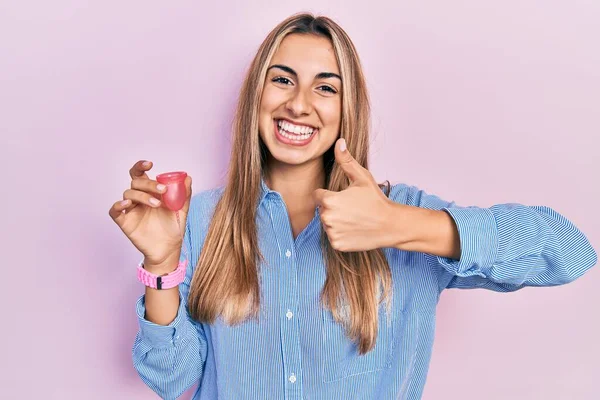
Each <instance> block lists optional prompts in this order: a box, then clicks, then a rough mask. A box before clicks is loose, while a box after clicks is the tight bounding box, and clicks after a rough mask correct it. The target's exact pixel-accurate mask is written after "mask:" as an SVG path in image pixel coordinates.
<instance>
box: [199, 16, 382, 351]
mask: <svg viewBox="0 0 600 400" xmlns="http://www.w3.org/2000/svg"><path fill="white" fill-rule="evenodd" d="M292 33H299V34H312V35H318V36H322V37H326V38H328V39H329V40H330V41H331V43H332V45H333V48H334V51H335V54H336V58H337V62H338V65H339V67H340V73H341V77H342V81H343V82H344V85H343V86H342V118H341V128H340V131H341V132H340V136H341V137H343V138H345V139H346V143H347V147H348V149H349V151H350V152H351V154H352V155H353V156H354V158H355V159H356V160H357V161H358V163H359V164H360V165H362V166H363V167H364V168H368V152H369V124H370V121H369V118H370V105H369V98H368V94H367V89H366V83H365V79H364V76H363V73H362V67H361V65H360V60H359V57H358V54H357V52H356V49H355V47H354V45H353V43H352V41H351V40H350V38H349V37H348V35H347V34H346V33H345V32H344V30H342V28H341V27H340V26H339V25H337V24H336V23H335V22H334V21H332V20H331V19H329V18H327V17H323V16H319V17H315V16H313V15H311V14H306V13H302V14H296V15H293V16H291V17H289V18H288V19H286V20H285V21H283V22H281V23H280V24H279V25H278V26H276V27H275V29H273V30H272V31H271V32H270V33H269V35H268V36H267V38H266V39H265V40H264V42H263V43H262V44H261V46H260V48H259V50H258V52H257V54H256V56H255V58H254V60H253V61H252V63H251V65H250V68H249V70H248V73H247V76H246V79H245V81H244V83H243V86H242V88H241V92H240V97H239V102H238V105H237V111H236V114H235V119H234V122H233V146H232V150H231V151H232V152H231V161H230V163H229V170H228V179H227V184H226V186H225V189H224V192H223V194H222V196H221V198H220V200H219V201H218V203H217V205H216V208H215V210H214V214H213V218H212V220H211V223H210V226H209V229H208V233H207V236H206V239H205V242H204V246H203V249H202V252H201V254H200V258H199V260H198V264H197V268H196V270H195V272H194V277H193V279H192V283H191V287H190V292H189V298H188V306H189V310H190V315H191V316H192V318H194V319H195V320H198V321H202V322H205V323H213V322H214V321H215V319H216V318H217V317H219V316H221V317H222V318H223V319H224V321H226V322H227V323H228V324H230V325H234V324H238V323H241V322H243V321H244V320H246V319H247V318H248V317H254V318H256V317H258V315H259V309H260V287H259V271H258V266H259V264H260V260H264V257H263V255H262V254H261V253H260V250H259V246H258V237H257V228H256V214H257V208H258V204H259V201H260V194H261V178H262V173H263V170H264V168H265V167H266V166H265V162H266V154H268V153H267V152H268V150H267V149H266V146H265V144H264V143H263V141H262V139H260V136H259V127H258V119H259V106H260V103H261V96H262V92H263V86H264V81H265V77H266V74H267V68H268V66H269V63H270V62H271V59H272V58H273V55H274V54H275V52H276V51H277V49H278V47H279V45H280V43H281V42H282V40H283V39H284V37H285V36H286V35H288V34H292ZM323 162H324V167H325V176H326V179H325V186H326V188H327V189H328V190H331V191H341V190H344V189H345V188H347V187H348V185H349V181H348V178H347V177H346V175H345V174H344V172H343V171H342V170H341V168H340V167H339V166H338V165H337V164H336V163H335V158H334V153H333V147H332V148H331V149H329V150H327V152H326V153H325V154H324V156H323ZM386 195H389V182H387V192H386ZM321 247H322V251H323V256H324V262H325V264H326V266H327V267H326V280H325V284H324V287H323V290H322V292H321V298H320V300H321V303H322V304H323V306H324V307H326V308H328V309H329V310H331V312H332V313H333V316H334V318H335V319H336V320H337V321H339V322H340V323H343V324H344V325H345V327H346V332H347V335H348V337H349V338H350V339H351V340H353V341H356V342H357V344H358V350H359V353H360V354H364V353H366V352H368V351H369V350H371V349H372V348H373V347H374V346H375V341H376V338H377V328H378V309H379V305H380V303H381V302H382V301H384V300H387V301H388V305H389V297H390V294H391V290H392V289H391V288H392V284H391V282H392V276H391V271H390V268H389V265H388V262H387V260H386V258H385V255H384V253H383V251H382V249H375V250H370V251H360V252H339V251H336V250H334V249H333V248H332V247H331V245H330V243H329V241H328V238H327V235H326V233H325V231H324V230H323V231H322V235H321Z"/></svg>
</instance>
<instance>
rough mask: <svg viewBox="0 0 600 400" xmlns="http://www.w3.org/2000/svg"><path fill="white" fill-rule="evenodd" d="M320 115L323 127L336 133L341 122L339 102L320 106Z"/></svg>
mask: <svg viewBox="0 0 600 400" xmlns="http://www.w3.org/2000/svg"><path fill="white" fill-rule="evenodd" d="M320 115H321V119H322V122H323V124H324V125H325V126H327V127H328V128H329V129H331V130H333V131H335V132H336V133H337V132H338V131H339V129H340V123H341V120H342V110H341V103H340V102H339V101H335V102H333V101H331V102H328V103H326V104H322V105H321V107H320Z"/></svg>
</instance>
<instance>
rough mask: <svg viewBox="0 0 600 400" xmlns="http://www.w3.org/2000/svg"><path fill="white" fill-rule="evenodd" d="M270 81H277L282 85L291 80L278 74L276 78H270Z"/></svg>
mask: <svg viewBox="0 0 600 400" xmlns="http://www.w3.org/2000/svg"><path fill="white" fill-rule="evenodd" d="M271 82H278V83H282V84H284V85H287V84H288V83H291V81H290V80H289V79H288V78H284V77H283V76H278V77H276V78H273V79H272V80H271Z"/></svg>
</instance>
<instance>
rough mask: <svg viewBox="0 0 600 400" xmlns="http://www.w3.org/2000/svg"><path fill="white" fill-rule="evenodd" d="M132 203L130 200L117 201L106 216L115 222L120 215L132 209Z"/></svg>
mask: <svg viewBox="0 0 600 400" xmlns="http://www.w3.org/2000/svg"><path fill="white" fill-rule="evenodd" d="M132 206H133V203H132V202H131V200H129V199H127V200H119V201H117V202H115V203H114V204H113V205H112V207H111V208H110V209H109V210H108V215H110V217H111V218H112V219H114V220H116V219H117V218H118V217H119V216H120V215H122V214H123V213H124V212H127V210H129V209H130V208H132Z"/></svg>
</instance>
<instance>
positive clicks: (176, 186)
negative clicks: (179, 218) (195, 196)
mask: <svg viewBox="0 0 600 400" xmlns="http://www.w3.org/2000/svg"><path fill="white" fill-rule="evenodd" d="M186 177H187V173H185V172H183V171H177V172H166V173H164V174H160V175H157V176H156V181H157V182H158V183H162V184H163V185H165V186H166V187H167V191H166V192H165V193H163V194H162V201H163V203H164V204H165V206H167V208H168V209H169V210H171V211H179V210H181V208H182V207H183V205H184V204H185V201H186V200H187V192H186V189H185V178H186Z"/></svg>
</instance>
